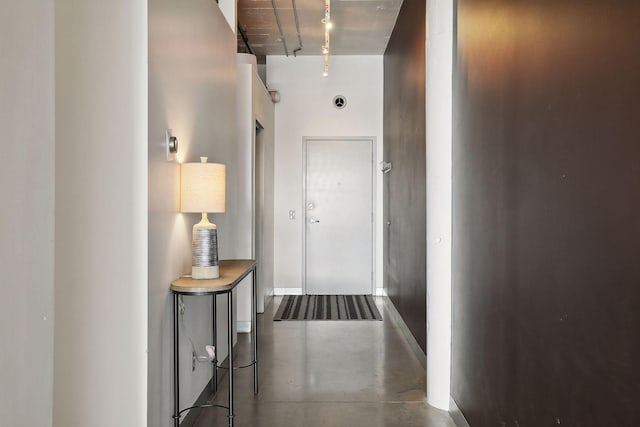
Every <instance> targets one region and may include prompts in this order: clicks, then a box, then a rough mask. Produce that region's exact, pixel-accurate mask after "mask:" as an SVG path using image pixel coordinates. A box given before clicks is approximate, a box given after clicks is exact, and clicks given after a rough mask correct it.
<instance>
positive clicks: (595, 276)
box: [452, 0, 640, 427]
mask: <svg viewBox="0 0 640 427" xmlns="http://www.w3.org/2000/svg"><path fill="white" fill-rule="evenodd" d="M458 5H459V10H458V15H457V16H458V26H457V28H458V31H457V38H458V41H457V47H456V49H457V61H458V63H457V70H456V71H455V75H454V85H455V93H454V140H453V168H454V170H453V211H454V217H453V233H454V241H453V248H454V249H453V262H454V265H453V364H452V370H453V371H452V394H453V397H454V399H455V400H456V402H457V404H458V406H459V407H460V408H461V409H462V411H463V413H464V414H465V415H466V417H467V419H468V420H469V422H470V424H471V425H472V426H474V427H484V426H487V427H488V426H497V425H505V426H517V425H519V426H543V425H546V426H549V425H567V426H584V427H588V426H632V425H637V424H638V420H639V419H640V409H638V405H637V402H638V399H639V398H640V368H639V367H638V360H640V344H639V341H638V336H640V297H639V296H640V295H639V290H638V284H639V283H640V263H639V262H638V254H639V253H640V216H639V215H638V212H640V191H639V185H640V166H639V159H640V143H639V141H638V135H640V121H639V120H638V117H640V103H639V102H638V99H640V85H639V84H638V76H640V31H638V22H640V5H639V4H638V2H636V1H631V0H629V1H625V0H614V1H610V2H595V1H587V0H571V1H564V2H557V1H548V0H545V1H539V0H523V1H518V2H513V1H506V0H473V1H472V0H459V1H458Z"/></svg>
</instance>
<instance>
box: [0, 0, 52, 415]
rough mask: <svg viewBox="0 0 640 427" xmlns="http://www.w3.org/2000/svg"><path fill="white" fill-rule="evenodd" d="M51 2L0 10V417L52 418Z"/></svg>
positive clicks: (23, 3)
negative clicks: (0, 59) (1, 302)
mask: <svg viewBox="0 0 640 427" xmlns="http://www.w3.org/2000/svg"><path fill="white" fill-rule="evenodd" d="M53 21H54V11H53V2H42V1H32V0H29V1H18V2H4V4H3V7H2V13H1V14H0V52H2V66H0V129H2V135H3V138H2V139H3V144H2V146H3V148H2V159H3V162H2V167H0V200H2V209H0V275H1V276H2V285H0V300H1V301H3V304H2V309H1V310H0V343H1V344H0V347H1V348H2V349H1V350H0V396H2V397H1V398H0V420H1V421H0V424H2V425H6V426H50V425H51V420H52V404H53V394H52V391H53V389H52V388H53V322H54V318H53V317H54V315H53V292H54V280H53V270H54V264H53V262H54V252H53V250H54V246H53V236H54V154H55V145H54V98H53V97H54V82H53V64H54V58H53V51H54V46H53Z"/></svg>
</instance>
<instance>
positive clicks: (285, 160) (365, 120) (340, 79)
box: [267, 56, 383, 289]
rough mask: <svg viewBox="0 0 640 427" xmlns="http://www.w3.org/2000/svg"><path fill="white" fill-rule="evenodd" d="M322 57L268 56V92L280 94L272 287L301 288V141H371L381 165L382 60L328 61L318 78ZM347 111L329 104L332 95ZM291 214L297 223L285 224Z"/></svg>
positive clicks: (378, 230)
mask: <svg viewBox="0 0 640 427" xmlns="http://www.w3.org/2000/svg"><path fill="white" fill-rule="evenodd" d="M323 61H324V57H322V56H299V57H297V58H294V57H284V56H268V57H267V79H268V84H267V86H268V87H269V89H270V90H278V91H279V92H280V96H281V101H280V103H278V104H276V119H275V123H276V125H275V209H274V212H275V236H276V238H275V260H274V263H275V271H274V275H275V277H274V282H275V284H274V286H275V287H276V288H298V289H299V288H300V287H301V285H302V227H303V225H304V224H303V223H302V221H303V219H304V210H303V208H304V207H303V206H302V203H303V201H302V180H303V176H302V141H303V136H328V137H337V136H375V137H376V138H377V155H376V157H377V162H379V161H381V160H382V111H383V104H382V100H383V78H382V77H383V74H382V73H383V64H382V56H332V57H331V65H330V72H329V77H327V78H324V77H322V71H323V64H324V62H323ZM338 94H340V95H344V96H345V97H346V98H347V107H346V108H345V109H343V110H337V109H335V108H334V107H333V105H332V100H333V97H334V96H335V95H338ZM376 170H377V171H378V172H377V175H376V176H377V196H376V204H377V206H376V244H375V250H376V287H377V288H381V287H382V222H381V220H382V173H381V172H380V169H379V168H378V167H377V165H376ZM289 210H295V211H296V219H295V220H289V219H288V214H289Z"/></svg>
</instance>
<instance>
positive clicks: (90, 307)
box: [17, 0, 148, 427]
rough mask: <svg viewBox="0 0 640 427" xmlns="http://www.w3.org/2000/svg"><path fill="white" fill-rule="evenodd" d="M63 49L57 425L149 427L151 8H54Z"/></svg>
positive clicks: (58, 78) (59, 71)
mask: <svg viewBox="0 0 640 427" xmlns="http://www.w3.org/2000/svg"><path fill="white" fill-rule="evenodd" d="M45 43H46V42H45ZM55 49H56V50H55V54H56V57H55V82H56V85H55V90H56V103H55V108H56V113H55V114H56V119H55V126H56V153H55V154H56V155H55V160H56V163H55V170H56V173H55V190H56V193H55V197H56V199H55V216H56V218H55V310H56V312H55V316H56V318H55V343H54V409H53V425H54V426H56V427H76V426H77V427H81V426H86V425H88V424H91V425H92V426H96V427H100V426H105V427H106V426H114V425H118V426H131V427H139V426H144V425H146V424H147V416H146V415H147V354H146V348H147V82H148V80H147V78H148V76H147V2H146V1H145V0H114V1H110V2H99V1H86V2H77V1H72V0H58V1H56V2H55ZM30 350H32V351H36V350H37V349H35V348H34V349H30ZM29 386H30V387H31V388H32V389H37V388H38V387H40V384H39V382H38V381H36V382H35V383H31V384H29ZM17 425H26V424H25V423H24V422H20V423H18V424H17Z"/></svg>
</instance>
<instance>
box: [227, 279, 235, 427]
mask: <svg viewBox="0 0 640 427" xmlns="http://www.w3.org/2000/svg"><path fill="white" fill-rule="evenodd" d="M232 297H233V291H229V292H228V293H227V342H228V353H229V370H228V372H227V375H228V376H229V427H233V417H234V413H233V298H232Z"/></svg>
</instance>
